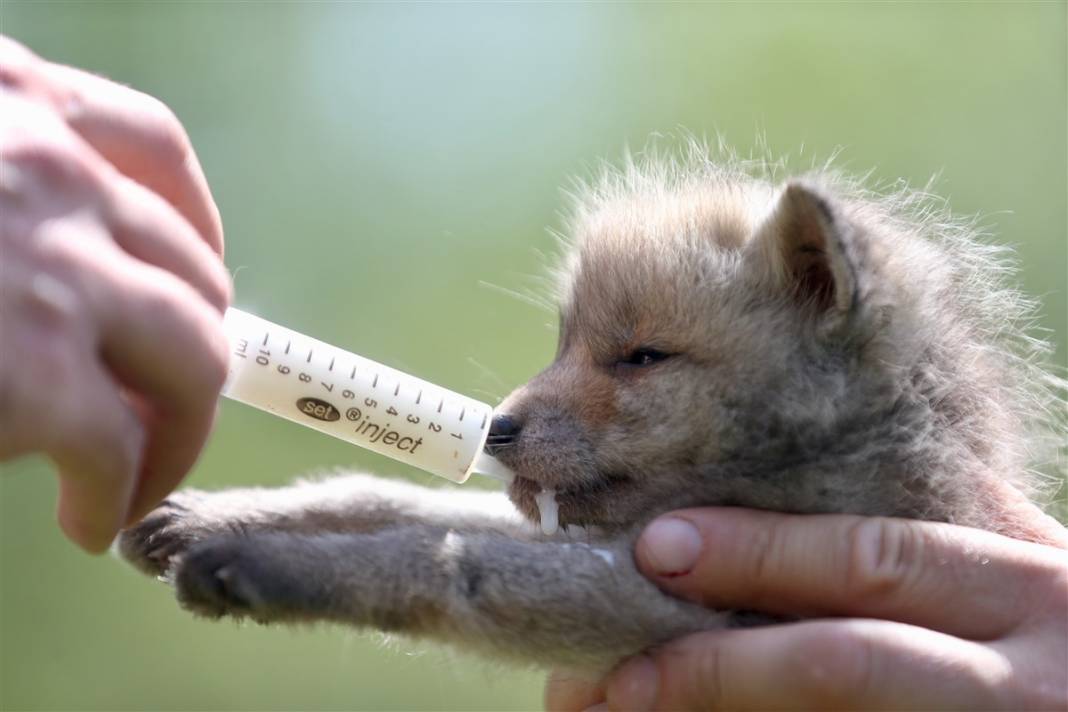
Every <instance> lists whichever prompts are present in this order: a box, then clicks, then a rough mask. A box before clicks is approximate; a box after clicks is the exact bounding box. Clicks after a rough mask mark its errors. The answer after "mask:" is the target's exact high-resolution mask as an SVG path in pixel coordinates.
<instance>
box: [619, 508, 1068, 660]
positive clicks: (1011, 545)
mask: <svg viewBox="0 0 1068 712" xmlns="http://www.w3.org/2000/svg"><path fill="white" fill-rule="evenodd" d="M636 558H637V562H638V565H639V567H640V568H641V570H642V571H643V572H644V573H645V574H646V575H647V576H650V577H651V578H652V579H653V581H655V582H656V583H657V584H658V585H659V586H661V588H663V589H664V590H666V591H668V592H670V593H672V594H675V595H678V596H681V597H683V598H687V599H690V600H694V601H698V602H700V603H702V604H704V605H707V606H710V607H713V608H745V609H749V610H758V611H762V612H765V613H774V614H795V615H801V616H806V617H813V616H819V615H837V616H860V617H872V618H886V619H890V620H897V621H902V622H905V623H912V624H914V625H919V626H924V627H927V628H931V629H934V630H939V631H942V632H945V633H950V634H953V635H959V636H963V637H968V638H972V639H976V640H984V639H992V638H994V637H997V636H999V635H1001V634H1003V633H1004V632H1006V631H1007V630H1009V629H1011V628H1012V627H1014V626H1015V625H1017V624H1018V623H1019V622H1020V620H1021V619H1022V618H1024V617H1026V615H1027V614H1028V611H1029V610H1030V608H1031V606H1033V605H1034V603H1035V601H1034V600H1032V592H1035V595H1038V593H1039V592H1041V591H1043V590H1048V584H1049V579H1050V577H1051V576H1054V577H1055V576H1057V573H1058V571H1060V570H1061V569H1062V568H1063V567H1064V566H1065V563H1066V558H1068V557H1066V556H1064V552H1062V551H1061V550H1058V549H1053V548H1051V547H1047V546H1041V545H1037V544H1029V543H1026V542H1020V541H1016V540H1013V539H1008V538H1006V537H1002V536H998V535H996V534H992V533H990V532H984V531H979V530H974V529H967V528H964V527H957V526H952V525H948V524H939V523H935V522H919V521H910V520H904V519H888V518H867V517H855V516H848V515H805V516H801V515H784V514H776V513H770V512H761V511H755V510H745V509H733V508H708V509H697V510H684V511H680V512H675V513H672V514H671V515H668V516H665V517H661V518H659V519H657V520H655V521H654V522H653V523H652V524H650V525H649V526H648V527H647V528H646V529H645V531H644V532H643V534H642V536H641V537H640V539H639V541H638V544H637V547H636ZM1006 581H1012V583H1013V587H1014V590H1015V591H1016V593H1015V595H1014V598H1013V600H1011V601H1009V602H1008V604H1007V602H1006V599H1005V582H1006ZM960 591H968V596H967V597H966V598H962V597H961V596H960Z"/></svg>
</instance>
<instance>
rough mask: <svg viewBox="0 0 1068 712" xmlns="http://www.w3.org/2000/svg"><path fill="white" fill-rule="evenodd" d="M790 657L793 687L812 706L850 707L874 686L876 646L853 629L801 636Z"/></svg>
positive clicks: (789, 654)
mask: <svg viewBox="0 0 1068 712" xmlns="http://www.w3.org/2000/svg"><path fill="white" fill-rule="evenodd" d="M788 656H789V659H790V660H792V661H794V664H793V665H792V666H791V667H792V671H791V672H792V674H793V677H794V679H793V680H791V681H790V686H791V688H792V689H795V690H796V691H797V694H798V697H799V699H800V700H803V701H804V702H805V703H806V704H808V705H814V706H818V707H821V708H825V707H836V708H837V707H841V706H849V705H850V704H851V703H855V702H856V700H858V699H864V698H865V694H864V691H865V690H867V689H868V688H869V687H870V685H871V680H872V673H873V661H874V651H873V648H872V643H871V641H870V639H869V638H867V637H865V636H863V635H859V634H857V633H856V632H854V631H853V630H851V629H849V628H838V629H834V630H821V631H819V632H818V633H815V634H811V635H805V636H801V637H799V638H798V639H797V641H796V642H795V643H794V644H793V646H792V650H790V651H789V653H788Z"/></svg>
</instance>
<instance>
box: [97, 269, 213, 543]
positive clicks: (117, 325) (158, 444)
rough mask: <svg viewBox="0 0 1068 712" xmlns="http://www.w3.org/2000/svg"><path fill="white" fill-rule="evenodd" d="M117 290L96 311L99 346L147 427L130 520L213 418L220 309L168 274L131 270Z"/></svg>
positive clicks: (187, 462)
mask: <svg viewBox="0 0 1068 712" xmlns="http://www.w3.org/2000/svg"><path fill="white" fill-rule="evenodd" d="M153 272H155V274H152V273H153ZM125 291H126V295H125V298H123V297H121V296H120V297H119V299H118V302H117V303H116V304H114V305H113V307H112V312H111V314H110V315H109V316H108V317H103V341H102V352H103V357H104V360H105V362H106V363H107V364H108V367H109V368H111V369H112V371H113V372H114V373H115V374H116V376H117V377H118V379H119V380H120V381H122V382H123V383H124V384H125V385H127V386H128V387H129V388H130V389H131V390H132V391H133V392H135V393H136V394H137V395H138V396H140V397H141V398H142V399H143V400H142V403H143V406H144V407H143V408H142V413H141V415H142V418H143V419H144V420H145V421H146V423H147V425H148V431H149V438H148V444H147V446H146V449H145V456H144V462H143V465H142V471H141V475H140V478H139V482H138V489H137V491H136V493H135V495H134V498H133V501H132V502H131V504H130V508H129V515H128V518H129V521H130V522H133V521H137V520H138V519H140V518H141V517H142V516H143V515H144V514H145V513H146V512H148V511H149V510H150V509H151V508H152V507H153V506H154V505H155V504H156V503H158V502H159V500H161V499H162V498H163V497H164V496H165V495H166V494H167V493H168V492H170V491H171V490H173V489H174V488H175V487H176V486H177V485H178V483H179V482H180V481H181V480H182V478H183V477H185V475H186V474H187V473H188V472H189V470H190V469H191V468H192V466H193V464H194V463H195V462H196V459H197V457H198V455H199V454H200V451H201V450H202V448H203V446H204V443H205V442H206V440H207V437H208V435H209V433H210V431H211V427H212V424H213V423H214V420H215V414H216V408H217V401H218V397H219V391H220V389H221V388H222V385H223V381H224V380H225V378H226V371H227V360H228V345H227V341H226V337H225V335H224V333H223V331H222V317H221V315H220V314H219V313H218V312H216V311H214V310H213V309H212V308H211V307H209V306H208V305H207V304H206V303H205V302H203V301H202V300H200V299H199V297H197V295H196V294H195V293H194V292H193V291H192V290H191V289H189V288H188V287H187V286H186V285H185V283H183V282H181V281H179V280H177V279H175V278H173V277H172V276H171V275H170V274H169V273H166V272H163V271H161V270H149V269H141V270H136V271H135V272H134V273H133V274H131V276H130V279H129V280H128V282H127V286H126V288H125Z"/></svg>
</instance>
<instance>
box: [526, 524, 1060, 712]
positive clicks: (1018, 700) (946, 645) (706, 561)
mask: <svg viewBox="0 0 1068 712" xmlns="http://www.w3.org/2000/svg"><path fill="white" fill-rule="evenodd" d="M1034 522H1035V527H1036V529H1038V530H1040V531H1041V533H1040V534H1039V536H1040V538H1042V539H1044V540H1046V541H1053V542H1058V543H1059V545H1060V547H1061V548H1057V547H1056V546H1052V545H1050V546H1046V545H1040V544H1033V543H1028V542H1022V541H1017V540H1015V539H1009V538H1007V537H1002V536H998V535H996V534H991V533H989V532H985V531H979V530H974V529H967V528H964V527H957V526H952V525H949V524H939V523H933V522H919V521H909V520H901V519H886V518H862V517H855V516H847V515H813V516H797V515H784V514H775V513H770V512H759V511H752V510H744V509H719V508H710V509H695V510H685V511H680V512H675V513H672V514H670V515H667V516H664V517H661V518H660V519H658V520H656V521H655V522H653V523H652V524H651V525H650V526H649V527H647V528H646V530H645V532H644V533H643V534H642V537H641V539H640V540H639V542H638V544H637V548H636V560H637V562H638V565H639V567H640V568H641V570H642V571H643V572H644V573H645V574H646V575H647V576H649V577H650V579H651V580H653V581H654V582H656V583H657V584H658V585H659V586H661V587H662V588H663V589H664V590H665V591H667V592H669V593H671V594H674V595H676V596H680V597H682V598H686V599H689V600H691V601H695V602H697V603H701V604H703V605H706V606H710V607H713V608H721V609H731V608H734V609H738V608H742V609H746V610H758V611H762V612H766V613H771V614H778V615H784V616H801V617H804V618H805V619H806V620H803V621H801V622H796V623H784V624H781V625H773V626H767V627H762V628H750V629H740V630H727V631H713V632H707V633H700V634H697V635H693V636H689V637H686V638H683V639H680V640H677V641H673V642H671V643H669V644H667V645H665V646H663V647H662V648H660V649H658V650H655V651H650V652H649V653H648V654H646V655H640V656H637V657H635V658H632V659H630V660H628V661H626V662H624V663H623V664H621V665H620V666H619V667H617V668H616V669H615V670H614V671H613V672H612V673H610V674H609V675H608V676H607V677H606V678H604V679H603V680H600V681H598V680H593V679H587V678H583V677H581V676H575V675H572V674H568V673H564V672H558V673H554V675H553V676H551V677H550V680H549V684H548V687H547V689H546V706H547V707H548V709H551V710H578V709H584V708H589V707H596V708H599V709H606V708H607V709H612V710H624V709H625V710H651V709H670V710H684V709H730V710H749V709H752V710H768V709H816V708H821V709H822V708H836V709H837V708H849V709H894V710H903V709H925V710H932V709H939V710H943V709H1014V710H1015V709H1029V710H1037V709H1059V710H1064V709H1065V708H1066V707H1068V683H1066V680H1065V672H1064V671H1065V669H1066V667H1068V553H1066V552H1065V551H1064V548H1063V547H1064V545H1065V541H1066V537H1065V530H1064V528H1063V527H1061V526H1060V525H1058V524H1056V523H1055V522H1053V521H1052V520H1050V519H1049V518H1046V517H1045V515H1042V514H1041V513H1039V512H1037V511H1036V512H1035V514H1034Z"/></svg>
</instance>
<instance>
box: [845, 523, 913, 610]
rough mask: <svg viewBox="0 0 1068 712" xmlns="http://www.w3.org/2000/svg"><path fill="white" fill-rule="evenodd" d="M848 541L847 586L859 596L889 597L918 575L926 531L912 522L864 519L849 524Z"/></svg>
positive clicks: (846, 538)
mask: <svg viewBox="0 0 1068 712" xmlns="http://www.w3.org/2000/svg"><path fill="white" fill-rule="evenodd" d="M845 543H846V548H847V554H846V560H845V571H846V585H847V587H848V590H849V591H851V592H854V593H855V594H856V595H859V596H868V597H883V596H887V595H889V594H891V593H893V592H895V591H898V590H901V589H902V588H906V587H907V586H908V585H909V584H910V583H911V582H912V581H913V579H914V578H915V576H916V575H917V574H918V570H919V568H920V562H921V559H922V549H923V534H922V533H921V532H920V530H919V528H918V527H917V526H916V525H915V523H913V522H910V521H907V520H892V519H887V518H883V517H873V518H862V519H860V520H858V521H857V522H856V523H854V524H852V525H850V529H849V531H848V534H847V536H846V537H845Z"/></svg>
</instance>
